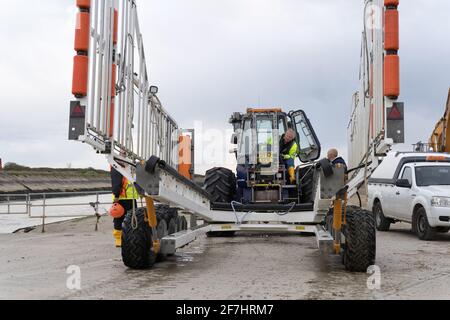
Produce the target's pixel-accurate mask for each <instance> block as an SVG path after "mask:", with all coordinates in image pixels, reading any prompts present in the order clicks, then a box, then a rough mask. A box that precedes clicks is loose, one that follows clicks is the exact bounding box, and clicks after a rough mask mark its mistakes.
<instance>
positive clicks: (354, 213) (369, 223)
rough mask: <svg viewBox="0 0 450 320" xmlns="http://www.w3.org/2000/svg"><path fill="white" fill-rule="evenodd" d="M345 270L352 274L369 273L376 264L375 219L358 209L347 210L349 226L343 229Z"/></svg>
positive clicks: (369, 213)
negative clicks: (369, 269) (368, 269)
mask: <svg viewBox="0 0 450 320" xmlns="http://www.w3.org/2000/svg"><path fill="white" fill-rule="evenodd" d="M343 233H344V235H345V246H344V253H343V255H344V256H343V260H344V265H345V268H346V269H347V270H348V271H352V272H367V268H369V267H370V266H372V265H374V264H375V258H376V230H375V219H374V216H373V214H372V213H371V212H370V211H367V210H363V209H361V208H358V207H349V208H348V209H347V224H346V225H345V227H344V229H343Z"/></svg>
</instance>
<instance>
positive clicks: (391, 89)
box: [384, 55, 400, 98]
mask: <svg viewBox="0 0 450 320" xmlns="http://www.w3.org/2000/svg"><path fill="white" fill-rule="evenodd" d="M384 95H385V96H386V97H395V98H397V97H398V96H399V95H400V57H399V56H398V55H387V56H385V57H384Z"/></svg>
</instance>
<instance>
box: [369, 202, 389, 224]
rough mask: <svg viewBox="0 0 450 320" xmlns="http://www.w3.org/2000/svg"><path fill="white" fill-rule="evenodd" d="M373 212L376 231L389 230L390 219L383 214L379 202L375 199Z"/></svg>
mask: <svg viewBox="0 0 450 320" xmlns="http://www.w3.org/2000/svg"><path fill="white" fill-rule="evenodd" d="M373 214H374V216H375V223H376V227H377V230H378V231H389V229H390V228H391V220H389V219H387V218H386V217H385V216H384V213H383V208H382V207H381V203H380V202H379V201H377V202H376V203H375V204H374V206H373Z"/></svg>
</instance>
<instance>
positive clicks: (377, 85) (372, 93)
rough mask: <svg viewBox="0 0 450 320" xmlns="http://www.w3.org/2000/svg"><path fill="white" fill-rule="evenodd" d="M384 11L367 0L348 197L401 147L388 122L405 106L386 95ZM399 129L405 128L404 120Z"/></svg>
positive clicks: (351, 135) (351, 129) (381, 3)
mask: <svg viewBox="0 0 450 320" xmlns="http://www.w3.org/2000/svg"><path fill="white" fill-rule="evenodd" d="M385 11H386V7H385V1H384V0H364V30H363V33H362V40H361V62H360V71H359V80H360V88H359V90H358V92H356V93H355V94H354V95H353V97H352V105H351V108H352V111H351V116H350V122H349V124H348V128H347V131H348V145H349V150H348V155H349V163H348V164H349V167H350V168H355V170H354V171H353V173H352V175H351V181H350V183H349V197H352V196H353V195H355V194H356V193H357V192H358V189H359V188H361V187H362V186H363V185H364V184H366V183H367V180H368V178H369V177H370V176H371V175H372V173H373V172H374V171H375V170H376V169H377V168H378V166H379V165H380V163H381V159H382V158H383V157H385V156H386V154H387V153H388V152H389V151H390V150H391V149H392V147H393V146H394V145H395V144H396V143H402V141H400V140H401V138H399V137H395V139H394V138H393V136H392V129H394V128H395V125H394V124H393V123H392V122H391V121H389V118H388V110H390V108H392V107H394V106H397V107H400V105H402V103H398V102H397V100H398V99H397V98H393V97H388V96H385V95H384V85H385V84H384V76H385V74H384V73H385V70H384V67H385V63H384V59H385V57H386V55H387V54H388V52H387V51H386V50H385V48H384V44H385ZM402 111H403V110H402ZM400 125H404V122H403V120H402V121H401V122H400ZM402 134H403V132H402Z"/></svg>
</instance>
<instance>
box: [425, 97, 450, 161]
mask: <svg viewBox="0 0 450 320" xmlns="http://www.w3.org/2000/svg"><path fill="white" fill-rule="evenodd" d="M429 143H430V147H431V148H432V149H433V150H434V151H435V152H450V89H449V91H448V99H447V106H446V108H445V113H444V116H443V117H442V118H441V120H439V122H438V123H437V124H436V127H435V128H434V131H433V134H432V135H431V138H430V142H429Z"/></svg>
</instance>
